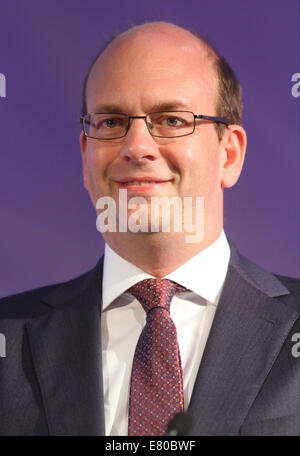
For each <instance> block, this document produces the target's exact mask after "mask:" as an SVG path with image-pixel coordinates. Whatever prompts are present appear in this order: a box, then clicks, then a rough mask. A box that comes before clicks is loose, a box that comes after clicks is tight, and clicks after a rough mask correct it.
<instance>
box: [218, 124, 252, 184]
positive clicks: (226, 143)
mask: <svg viewBox="0 0 300 456" xmlns="http://www.w3.org/2000/svg"><path fill="white" fill-rule="evenodd" d="M246 146H247V135H246V132H245V130H244V129H243V127H241V126H240V125H229V126H228V127H227V129H226V130H225V132H224V136H223V138H222V140H221V147H222V163H221V165H222V168H221V184H222V187H232V186H233V185H234V184H235V183H236V182H237V180H238V178H239V176H240V174H241V171H242V168H243V163H244V159H245V153H246Z"/></svg>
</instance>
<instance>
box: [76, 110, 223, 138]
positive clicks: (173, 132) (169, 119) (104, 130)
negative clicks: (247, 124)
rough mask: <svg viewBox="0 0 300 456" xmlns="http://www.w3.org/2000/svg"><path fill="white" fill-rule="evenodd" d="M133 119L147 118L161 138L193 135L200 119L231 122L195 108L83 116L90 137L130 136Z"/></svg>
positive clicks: (147, 121) (153, 134)
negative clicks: (193, 110) (195, 111)
mask: <svg viewBox="0 0 300 456" xmlns="http://www.w3.org/2000/svg"><path fill="white" fill-rule="evenodd" d="M131 119H144V120H145V122H146V125H147V128H148V130H149V133H150V134H151V135H152V136H155V137H157V138H178V137H180V136H187V135H191V134H192V133H194V131H195V127H196V120H198V119H201V120H210V121H212V122H216V123H222V124H224V125H226V126H228V125H229V123H228V122H227V120H226V119H225V118H223V117H212V116H204V115H202V114H194V113H193V112H191V111H160V112H151V113H150V114H147V115H146V116H127V115H126V114H118V113H107V112H106V113H101V112H93V113H90V114H86V115H85V116H82V117H80V122H81V123H82V125H83V131H84V134H85V136H87V137H88V138H94V139H103V140H111V139H119V138H123V137H124V136H126V135H127V133H128V130H129V128H130V120H131Z"/></svg>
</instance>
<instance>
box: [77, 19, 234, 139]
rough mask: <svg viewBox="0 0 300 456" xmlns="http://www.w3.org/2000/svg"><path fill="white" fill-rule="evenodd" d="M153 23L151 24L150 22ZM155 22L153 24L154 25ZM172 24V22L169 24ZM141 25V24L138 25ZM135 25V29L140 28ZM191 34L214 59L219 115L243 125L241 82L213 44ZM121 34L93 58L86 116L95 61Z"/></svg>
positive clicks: (83, 108) (83, 111) (83, 109)
mask: <svg viewBox="0 0 300 456" xmlns="http://www.w3.org/2000/svg"><path fill="white" fill-rule="evenodd" d="M150 25H151V24H150ZM153 25H154V24H152V26H153ZM169 25H172V24H169ZM138 27H140V26H138ZM138 27H134V29H136V28H138ZM189 33H190V34H191V35H194V37H195V38H197V39H198V40H199V41H200V43H201V44H202V45H203V46H204V47H206V49H207V53H208V55H210V57H211V60H212V65H213V66H214V69H215V72H216V76H217V80H218V89H217V101H216V112H217V115H218V116H219V117H224V118H226V119H227V120H228V122H229V123H230V124H237V125H242V114H243V103H242V89H241V86H240V83H239V81H238V79H237V77H236V75H235V73H234V71H233V70H232V68H231V67H230V65H229V64H228V63H227V61H226V59H225V58H224V57H223V56H222V55H221V54H220V53H219V52H218V51H217V49H215V48H214V47H213V45H212V44H211V43H210V42H209V41H208V40H207V39H206V38H204V37H203V36H201V35H200V34H197V33H192V32H189ZM120 35H121V34H118V35H117V36H114V37H113V38H111V39H110V40H109V41H108V42H107V43H106V44H105V46H104V47H103V48H102V49H101V50H100V51H99V52H98V54H97V55H96V56H95V58H94V59H93V61H92V63H91V64H90V67H89V69H88V71H87V74H86V76H85V79H84V83H83V89H82V106H81V115H82V116H84V115H85V114H87V113H88V109H87V100H86V89H87V83H88V80H89V76H90V73H91V71H92V69H93V66H94V64H95V62H96V61H97V60H98V59H99V57H100V56H101V55H102V54H103V52H104V51H105V49H106V48H107V47H108V46H109V45H110V43H112V42H113V41H114V40H115V39H116V38H118V37H119V36H120ZM215 127H216V130H217V132H218V136H219V138H220V139H221V138H222V135H223V132H224V129H225V128H224V125H223V124H220V123H216V124H215Z"/></svg>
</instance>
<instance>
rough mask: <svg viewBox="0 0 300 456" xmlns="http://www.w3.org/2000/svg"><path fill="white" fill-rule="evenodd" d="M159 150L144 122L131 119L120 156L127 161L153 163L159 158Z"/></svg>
mask: <svg viewBox="0 0 300 456" xmlns="http://www.w3.org/2000/svg"><path fill="white" fill-rule="evenodd" d="M159 153H160V152H159V148H158V145H157V143H156V142H155V140H154V138H153V136H151V134H150V133H149V130H148V128H147V124H146V120H145V119H143V118H140V119H139V118H138V119H131V120H130V126H129V130H128V132H127V135H126V136H125V138H124V140H123V143H122V147H121V151H120V155H121V156H122V157H124V158H125V160H127V161H130V160H132V161H135V162H137V163H138V162H139V163H141V162H143V161H147V160H149V161H153V160H155V159H156V158H157V157H158V156H159Z"/></svg>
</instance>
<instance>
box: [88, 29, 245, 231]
mask: <svg viewBox="0 0 300 456" xmlns="http://www.w3.org/2000/svg"><path fill="white" fill-rule="evenodd" d="M224 62H225V61H221V60H220V57H218V56H217V54H216V53H215V51H214V50H213V49H212V48H211V47H209V46H208V45H207V44H206V43H204V42H202V41H201V40H200V39H199V38H198V37H196V36H195V35H193V34H191V33H190V32H188V31H187V30H184V29H182V28H180V27H177V26H175V25H173V24H168V23H150V24H145V25H142V26H138V27H134V28H133V29H130V30H129V31H127V32H125V33H123V34H122V35H120V36H118V37H117V38H116V39H114V40H113V41H112V42H111V43H110V44H109V45H108V46H107V47H106V48H105V50H104V51H103V52H102V53H101V55H100V56H99V57H98V59H97V60H96V61H95V63H94V64H93V66H92V69H91V71H90V74H89V77H88V80H87V84H86V109H87V112H89V113H92V112H109V113H112V112H117V113H124V114H127V115H132V116H143V115H146V114H148V113H151V112H155V111H162V110H168V111H170V110H182V111H192V112H193V113H194V114H204V115H208V116H219V115H220V114H221V113H222V114H223V112H222V111H221V112H220V109H223V111H224V112H225V111H226V113H227V114H228V115H227V114H226V115H227V116H229V117H230V118H229V119H228V120H229V123H231V124H232V122H234V125H230V126H229V127H228V128H226V129H225V131H223V132H221V130H220V129H219V130H218V131H216V128H215V123H213V122H211V121H202V120H199V121H196V129H195V132H194V133H193V134H191V135H189V136H184V137H179V138H171V139H169V138H154V137H152V136H151V135H150V133H149V131H148V129H147V127H146V124H145V121H144V120H143V119H134V120H132V121H131V125H130V129H129V131H128V133H127V135H126V136H125V137H124V138H122V139H119V140H112V141H105V140H98V139H91V138H86V137H85V136H84V135H83V134H82V135H81V148H82V157H83V171H84V183H85V187H86V188H87V189H88V191H89V193H90V196H91V199H92V201H93V203H94V205H95V204H96V202H97V200H98V198H100V197H101V196H112V197H113V198H114V199H115V200H116V201H117V200H118V192H119V189H120V188H124V187H125V188H126V189H127V190H128V196H129V197H130V196H141V195H142V196H144V197H146V198H150V197H151V196H167V197H169V198H172V197H174V196H179V197H180V198H184V197H186V196H190V197H193V198H195V197H196V196H202V197H204V199H205V211H206V215H205V217H206V219H205V224H206V227H205V229H206V230H207V231H208V232H212V231H213V232H217V231H219V232H220V227H221V226H222V208H223V206H222V204H223V198H222V187H230V186H232V185H234V183H235V182H236V180H237V179H238V177H239V174H240V171H241V168H242V164H243V158H244V151H245V146H246V136H245V133H244V130H243V129H242V127H241V126H240V125H239V124H240V123H241V104H240V102H239V99H240V89H239V85H238V83H236V82H234V83H233V88H234V90H233V92H234V93H235V96H234V97H233V98H234V99H235V101H234V102H233V105H230V107H229V108H228V102H227V101H226V102H225V101H224V97H222V91H221V90H220V72H219V71H218V70H217V68H219V67H220V65H221V66H222V65H223V66H224V65H225V63H224ZM225 66H226V65H225ZM223 69H224V68H223ZM225 71H227V72H230V71H229V70H228V68H227V67H226V68H225ZM231 76H232V75H231ZM229 85H230V84H227V86H226V87H223V89H222V90H223V93H225V92H228V90H229ZM227 95H228V94H227ZM227 98H228V97H227ZM218 110H219V111H218ZM141 179H142V180H143V181H152V182H156V184H153V185H152V184H151V185H147V186H146V185H145V186H143V185H140V186H138V187H137V186H135V185H132V182H134V181H137V180H141ZM129 181H130V182H129ZM124 182H125V183H126V185H124ZM212 237H213V235H212Z"/></svg>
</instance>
